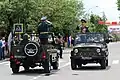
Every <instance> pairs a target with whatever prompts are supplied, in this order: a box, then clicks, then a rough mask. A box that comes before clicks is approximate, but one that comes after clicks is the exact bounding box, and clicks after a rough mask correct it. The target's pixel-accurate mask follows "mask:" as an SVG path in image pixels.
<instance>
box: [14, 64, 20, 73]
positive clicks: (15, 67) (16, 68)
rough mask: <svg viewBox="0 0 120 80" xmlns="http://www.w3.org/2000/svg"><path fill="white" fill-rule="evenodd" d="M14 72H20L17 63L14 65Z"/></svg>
mask: <svg viewBox="0 0 120 80" xmlns="http://www.w3.org/2000/svg"><path fill="white" fill-rule="evenodd" d="M12 72H13V73H18V72H19V66H18V65H16V64H14V65H12Z"/></svg>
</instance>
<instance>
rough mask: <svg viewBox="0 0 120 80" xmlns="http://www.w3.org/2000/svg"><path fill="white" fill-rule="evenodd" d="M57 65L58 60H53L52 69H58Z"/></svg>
mask: <svg viewBox="0 0 120 80" xmlns="http://www.w3.org/2000/svg"><path fill="white" fill-rule="evenodd" d="M58 66H59V63H58V61H57V62H53V69H54V70H57V69H58Z"/></svg>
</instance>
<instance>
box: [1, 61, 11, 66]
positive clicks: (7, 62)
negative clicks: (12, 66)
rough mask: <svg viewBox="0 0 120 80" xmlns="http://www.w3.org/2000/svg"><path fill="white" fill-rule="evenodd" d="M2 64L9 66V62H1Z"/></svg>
mask: <svg viewBox="0 0 120 80" xmlns="http://www.w3.org/2000/svg"><path fill="white" fill-rule="evenodd" d="M1 64H9V61H6V62H1V63H0V65H1Z"/></svg>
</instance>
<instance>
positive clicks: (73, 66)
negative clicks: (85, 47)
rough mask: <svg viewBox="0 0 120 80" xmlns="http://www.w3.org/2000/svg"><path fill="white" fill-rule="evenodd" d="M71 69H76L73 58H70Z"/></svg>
mask: <svg viewBox="0 0 120 80" xmlns="http://www.w3.org/2000/svg"><path fill="white" fill-rule="evenodd" d="M71 69H72V70H75V69H77V65H76V63H75V61H74V59H71Z"/></svg>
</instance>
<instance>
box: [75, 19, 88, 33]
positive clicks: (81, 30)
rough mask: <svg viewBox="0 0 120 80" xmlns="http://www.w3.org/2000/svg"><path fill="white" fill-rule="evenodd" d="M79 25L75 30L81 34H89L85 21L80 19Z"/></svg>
mask: <svg viewBox="0 0 120 80" xmlns="http://www.w3.org/2000/svg"><path fill="white" fill-rule="evenodd" d="M81 23H82V24H81V25H78V26H77V30H80V32H81V33H85V32H90V31H89V29H88V27H87V26H86V23H87V21H86V20H84V19H81Z"/></svg>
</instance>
